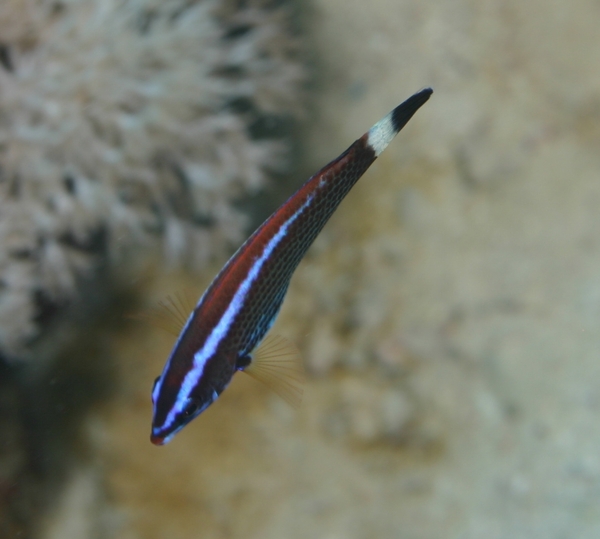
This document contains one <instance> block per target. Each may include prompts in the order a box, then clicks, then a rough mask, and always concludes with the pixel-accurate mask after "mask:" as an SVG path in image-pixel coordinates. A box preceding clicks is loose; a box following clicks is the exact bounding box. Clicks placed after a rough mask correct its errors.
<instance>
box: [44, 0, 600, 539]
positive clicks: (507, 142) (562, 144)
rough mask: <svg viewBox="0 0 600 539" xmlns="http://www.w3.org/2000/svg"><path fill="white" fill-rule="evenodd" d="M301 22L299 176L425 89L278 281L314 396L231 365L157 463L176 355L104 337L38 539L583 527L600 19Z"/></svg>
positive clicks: (539, 9)
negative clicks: (309, 102)
mask: <svg viewBox="0 0 600 539" xmlns="http://www.w3.org/2000/svg"><path fill="white" fill-rule="evenodd" d="M308 19H309V21H308V22H309V27H310V34H311V41H312V42H313V43H314V47H315V49H316V50H317V52H318V58H319V62H320V63H321V65H320V68H319V72H318V75H317V85H316V89H315V94H316V95H315V99H316V107H315V111H314V123H313V124H311V126H310V128H309V129H308V132H307V135H306V136H307V142H306V144H307V155H308V156H309V158H308V160H309V163H307V164H306V167H307V170H316V169H317V168H318V167H319V166H321V165H322V164H323V163H324V162H327V161H328V160H330V159H331V158H333V157H334V156H335V155H337V154H338V153H339V152H340V151H341V150H343V149H344V148H345V147H346V146H347V145H348V144H349V143H350V142H352V141H353V140H354V139H355V138H356V137H358V136H359V135H361V134H362V133H363V132H364V131H365V130H366V129H368V128H369V127H370V126H371V125H372V124H373V123H374V122H375V121H376V120H378V119H379V118H380V117H381V116H383V115H384V114H386V113H387V112H388V111H389V110H390V109H391V108H392V107H394V106H395V105H396V104H397V103H398V102H400V101H401V100H403V99H404V98H406V97H408V96H409V95H410V94H411V93H413V92H414V91H416V90H418V89H420V88H421V87H424V86H428V85H431V86H433V87H434V89H435V93H434V95H433V97H432V98H431V100H430V102H429V103H427V105H426V106H425V107H424V108H423V110H421V111H420V112H419V113H418V114H417V115H416V116H415V118H414V119H413V120H412V121H411V123H410V124H409V125H408V126H407V127H406V129H405V130H404V131H403V132H402V133H401V134H400V135H399V137H398V139H397V140H395V141H394V142H393V143H392V145H391V146H390V147H389V148H388V150H387V151H386V153H385V154H384V155H383V156H382V157H381V158H380V160H379V161H378V162H377V163H376V164H375V165H374V166H373V168H372V170H371V171H369V173H368V174H367V175H366V177H365V178H364V179H363V180H361V182H360V183H359V184H358V185H357V187H356V189H355V190H354V191H353V192H352V193H351V194H350V195H349V197H348V199H347V200H346V201H345V202H344V203H343V204H342V206H341V207H340V209H339V211H338V213H337V214H336V215H335V216H334V218H333V219H332V222H331V223H330V225H328V227H327V228H326V230H325V231H324V232H323V234H322V236H321V237H320V238H319V239H318V240H317V243H316V244H315V247H314V248H313V249H312V251H311V252H310V253H309V255H308V256H307V259H306V260H305V262H304V263H303V264H302V265H301V266H300V268H299V270H298V272H297V274H296V276H295V278H294V280H293V282H292V287H291V290H290V293H289V296H288V298H287V300H286V303H285V306H284V311H283V314H282V317H281V320H280V324H279V331H280V332H282V333H284V334H285V335H287V336H289V337H290V338H292V339H293V340H294V341H296V342H297V343H298V344H299V346H300V347H301V349H302V352H303V355H304V358H305V361H306V364H307V368H308V369H309V372H310V374H311V376H310V380H309V383H308V386H307V391H306V397H305V402H304V406H303V407H302V409H301V410H300V411H299V412H298V413H295V412H293V411H291V410H290V409H289V408H288V407H287V406H286V405H285V404H284V403H282V402H280V401H279V400H278V399H277V398H276V397H274V396H272V395H270V394H268V393H266V392H265V391H264V390H263V389H262V388H261V387H260V386H257V385H256V384H255V383H254V382H253V381H251V380H249V379H244V377H243V376H241V375H238V376H236V379H235V380H234V382H233V384H232V386H231V387H230V389H228V391H227V392H226V393H225V394H224V395H223V397H222V398H221V399H220V400H219V401H218V403H216V404H215V405H214V406H212V407H211V408H210V409H209V410H208V411H207V412H206V413H205V414H203V415H202V416H201V417H200V418H199V419H198V420H196V421H195V422H194V423H192V424H191V425H190V426H188V427H187V428H186V429H185V430H184V431H183V432H182V433H181V434H179V435H178V436H177V438H176V439H175V440H174V441H173V442H172V443H171V444H170V445H168V446H166V447H162V448H156V447H153V446H151V445H150V443H149V441H148V436H149V426H150V414H151V411H150V396H149V395H150V387H151V384H152V381H153V379H154V377H155V376H156V375H157V374H158V373H159V372H160V370H161V369H162V365H163V363H164V360H165V357H166V355H167V354H168V351H169V348H170V345H171V342H172V341H171V340H170V339H169V338H168V337H163V336H161V335H159V334H157V333H156V332H154V331H152V330H146V329H135V330H133V331H132V332H130V333H127V334H126V335H122V336H120V337H118V339H119V341H118V349H119V354H118V362H119V364H120V365H122V372H121V374H122V378H121V379H122V387H121V388H120V391H119V394H118V396H117V398H116V400H115V401H114V402H113V404H112V405H111V406H110V408H109V409H108V410H106V409H105V410H103V411H101V412H99V414H98V416H97V418H96V419H95V420H94V422H92V423H91V424H90V437H91V440H92V447H93V451H92V464H91V465H90V464H85V465H82V467H81V469H80V470H79V471H77V472H75V473H74V476H73V480H72V482H71V486H70V487H69V489H67V491H66V494H65V496H64V499H63V501H62V502H61V504H62V505H61V506H60V508H59V510H58V511H57V512H56V513H55V516H54V518H53V519H51V520H50V521H49V523H48V536H49V537H51V538H55V537H56V538H58V537H60V538H65V537H70V536H73V537H92V536H94V535H93V534H94V533H100V532H98V530H102V532H101V533H103V534H106V535H107V536H111V537H118V538H122V539H137V538H140V539H142V538H143V539H154V538H156V539H159V538H161V539H162V538H165V537H169V539H179V538H181V539H187V538H192V537H193V538H242V537H243V538H257V539H258V538H261V539H263V538H264V539H269V538H291V539H295V538H298V539H300V538H308V537H311V538H323V539H338V538H339V539H342V538H352V539H354V538H356V539H359V538H373V537H377V538H381V539H386V538H398V537H402V538H410V539H418V538H440V539H441V538H444V539H453V538H456V539H458V538H461V539H477V538H482V537H485V538H487V539H504V538H506V539H508V538H511V539H519V538H523V539H524V538H538V537H539V538H540V539H541V538H544V539H554V538H556V539H558V538H565V537H578V538H590V539H591V538H595V537H598V535H599V534H600V511H599V509H598V508H599V507H600V417H599V415H600V360H599V357H600V331H599V328H600V239H599V238H600V211H599V210H600V151H598V147H599V143H600V128H599V127H598V126H599V125H600V123H599V122H600V69H598V66H600V32H598V21H599V20H600V4H599V3H598V2H595V1H592V0H574V1H572V2H569V3H565V2H541V1H539V0H534V1H531V2H519V1H517V0H508V1H507V0H488V1H480V0H455V1H451V2H441V1H439V2H417V1H404V2H399V1H397V0H371V1H369V2H364V1H358V0H315V1H314V2H313V7H312V11H311V13H309V17H308ZM214 269H217V268H214ZM210 278H211V272H207V274H206V275H205V276H203V277H202V278H198V277H196V278H194V279H189V280H186V279H185V278H182V277H175V276H168V277H166V278H163V279H159V280H157V281H156V282H155V283H154V284H153V286H152V289H151V290H150V291H149V297H150V300H149V301H152V298H159V297H161V296H164V295H165V294H167V293H169V292H171V291H172V290H176V289H178V288H182V287H184V286H185V283H188V284H189V283H193V284H194V286H198V288H201V287H202V286H203V285H206V284H207V283H208V282H209V281H210ZM98 485H100V486H101V488H98ZM99 493H100V494H99Z"/></svg>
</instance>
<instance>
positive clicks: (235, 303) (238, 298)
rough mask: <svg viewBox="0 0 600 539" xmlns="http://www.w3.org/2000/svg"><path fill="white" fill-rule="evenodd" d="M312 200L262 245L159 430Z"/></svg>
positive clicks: (176, 409) (172, 415) (172, 416)
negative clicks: (264, 267)
mask: <svg viewBox="0 0 600 539" xmlns="http://www.w3.org/2000/svg"><path fill="white" fill-rule="evenodd" d="M312 199H313V195H310V196H309V197H308V198H307V199H306V202H304V204H302V206H300V208H298V209H297V210H296V212H294V214H293V215H292V216H291V217H290V218H289V219H288V220H287V221H285V223H283V224H282V225H281V228H280V229H279V230H278V231H277V234H275V235H274V236H273V237H272V238H271V239H270V240H269V243H267V245H266V246H265V249H264V251H263V252H262V254H261V255H260V257H259V258H258V259H257V260H256V261H255V262H254V264H252V267H251V268H250V271H249V272H248V275H247V276H246V278H245V279H244V280H243V281H242V284H241V285H240V286H239V288H238V289H237V291H236V293H235V295H234V296H233V299H232V300H231V303H230V304H229V306H228V307H227V310H226V311H225V313H223V316H222V317H221V319H220V320H219V323H218V324H217V325H216V326H215V328H214V329H213V330H212V332H211V334H210V335H209V337H208V339H206V342H205V343H204V346H203V347H202V348H201V349H200V350H198V351H197V352H196V353H195V354H194V366H193V368H192V369H190V371H189V372H188V373H187V374H186V375H185V378H184V379H183V383H182V384H181V388H180V390H179V393H178V395H177V400H176V401H175V404H174V405H173V408H171V410H170V411H169V414H168V415H167V418H166V419H165V422H164V423H163V425H162V427H161V429H164V428H166V427H167V426H168V425H170V424H171V423H172V422H173V420H174V419H175V416H176V415H177V414H178V413H180V412H181V411H182V410H183V408H184V406H185V404H186V403H187V400H188V399H189V396H190V393H191V392H192V389H193V388H194V387H195V386H196V384H197V383H198V381H199V380H200V377H201V376H202V373H203V372H204V366H205V365H206V362H207V361H208V359H209V358H210V357H212V355H213V354H214V353H215V351H216V349H217V348H218V346H219V344H220V343H221V341H222V340H223V339H224V338H225V337H226V336H227V333H228V331H229V328H230V327H231V324H232V323H233V321H234V320H235V316H236V315H237V313H239V312H240V310H241V309H242V307H243V305H244V299H245V298H246V295H247V294H248V291H249V290H250V287H251V286H252V284H253V283H254V281H255V280H256V278H257V277H258V274H259V272H260V270H261V268H262V266H263V264H264V263H265V262H266V261H267V259H268V258H269V256H270V255H271V253H272V252H273V250H274V249H275V247H277V245H279V243H280V242H281V240H282V239H283V238H284V237H285V235H286V234H287V229H288V228H289V226H290V225H291V224H292V223H293V222H294V221H295V220H296V219H297V218H298V217H299V216H300V214H301V213H302V212H303V211H304V210H305V209H306V208H307V207H308V205H309V204H310V203H311V201H312Z"/></svg>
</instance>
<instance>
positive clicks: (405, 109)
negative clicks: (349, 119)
mask: <svg viewBox="0 0 600 539" xmlns="http://www.w3.org/2000/svg"><path fill="white" fill-rule="evenodd" d="M432 93H433V90H432V89H431V88H425V89H423V90H421V91H420V92H417V93H416V94H414V95H412V96H411V97H409V98H408V99H407V100H406V101H404V102H403V103H400V105H398V106H397V107H396V108H395V109H394V110H393V111H392V112H390V113H389V114H388V115H387V116H386V117H385V118H383V119H381V120H379V121H378V122H377V123H376V124H375V125H374V126H373V127H371V129H369V132H368V137H367V144H368V145H369V146H371V148H373V151H374V152H375V157H378V156H379V154H381V152H383V150H385V149H386V148H387V146H388V144H389V143H390V142H391V141H392V139H393V138H394V137H395V136H396V135H397V134H398V131H400V130H401V129H402V128H403V127H404V126H405V125H406V124H407V123H408V120H410V119H411V118H412V117H413V115H414V113H415V112H417V110H419V109H420V108H421V106H422V105H423V104H424V103H425V102H427V100H428V99H429V97H430V96H431V94H432Z"/></svg>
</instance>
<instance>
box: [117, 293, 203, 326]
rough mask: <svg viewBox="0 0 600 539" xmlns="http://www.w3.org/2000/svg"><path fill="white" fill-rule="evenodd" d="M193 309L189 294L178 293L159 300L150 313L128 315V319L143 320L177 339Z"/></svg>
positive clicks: (193, 304) (193, 303) (194, 305)
mask: <svg viewBox="0 0 600 539" xmlns="http://www.w3.org/2000/svg"><path fill="white" fill-rule="evenodd" d="M195 308H196V304H195V302H194V300H193V299H192V296H191V294H188V293H184V292H182V291H178V292H175V293H173V294H169V295H168V296H166V297H165V298H164V299H161V300H160V301H159V302H158V305H157V306H156V307H154V308H153V309H151V310H150V311H148V312H145V313H138V314H133V315H129V316H128V318H132V319H134V320H143V321H144V322H147V323H149V324H150V325H152V326H154V327H156V328H159V329H162V330H164V331H166V332H167V333H170V334H171V335H175V337H178V336H179V334H180V333H181V330H182V329H183V326H185V324H186V322H187V320H188V318H189V317H190V314H192V311H193V310H194V309H195Z"/></svg>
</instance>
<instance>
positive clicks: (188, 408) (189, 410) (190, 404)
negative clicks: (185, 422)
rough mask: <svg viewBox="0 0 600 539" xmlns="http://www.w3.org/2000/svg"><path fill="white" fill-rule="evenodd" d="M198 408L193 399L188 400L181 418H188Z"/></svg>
mask: <svg viewBox="0 0 600 539" xmlns="http://www.w3.org/2000/svg"><path fill="white" fill-rule="evenodd" d="M198 407H199V406H198V402H196V401H195V400H193V399H190V401H189V402H188V403H187V405H186V407H185V408H184V409H183V411H182V412H181V414H182V415H183V417H190V416H191V415H193V414H194V413H195V412H196V411H197V410H198Z"/></svg>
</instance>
